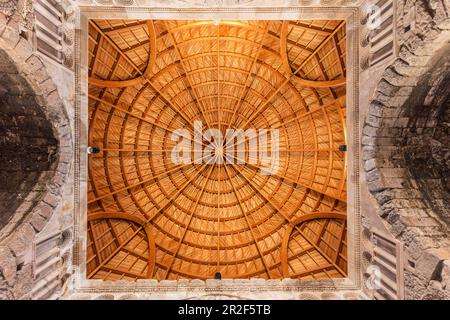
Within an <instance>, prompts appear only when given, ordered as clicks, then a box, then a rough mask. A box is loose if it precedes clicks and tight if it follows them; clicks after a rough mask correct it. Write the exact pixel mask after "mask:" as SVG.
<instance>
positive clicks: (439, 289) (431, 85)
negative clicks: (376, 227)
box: [362, 16, 450, 299]
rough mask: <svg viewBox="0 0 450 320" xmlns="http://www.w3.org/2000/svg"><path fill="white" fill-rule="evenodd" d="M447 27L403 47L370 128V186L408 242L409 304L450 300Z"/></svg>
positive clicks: (365, 140) (366, 144)
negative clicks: (446, 271) (449, 267)
mask: <svg viewBox="0 0 450 320" xmlns="http://www.w3.org/2000/svg"><path fill="white" fill-rule="evenodd" d="M438 18H439V17H438V16H436V17H435V19H436V21H437V20H438ZM440 23H441V26H440V27H439V28H436V27H435V21H432V20H430V24H429V25H426V26H424V27H423V29H424V30H428V29H429V31H430V32H429V33H428V32H427V36H424V37H419V36H411V37H410V38H409V39H408V40H407V41H406V43H405V44H404V45H403V46H402V47H401V49H400V54H399V58H397V59H396V60H395V61H394V62H393V63H392V64H391V65H390V66H389V67H387V68H386V70H385V71H384V73H383V74H382V76H381V78H382V79H381V81H380V82H379V84H378V86H377V88H376V91H375V94H374V96H373V99H372V100H371V102H370V104H369V108H368V112H367V117H366V120H365V124H364V128H363V137H362V144H363V146H362V151H363V161H364V169H365V171H366V181H367V186H368V189H369V191H370V193H371V194H372V195H373V196H374V198H375V200H376V201H377V203H378V205H379V208H378V209H379V210H378V214H379V215H380V217H381V218H382V219H383V220H382V221H383V222H384V225H385V226H386V227H387V229H388V231H389V232H390V233H391V234H392V235H393V236H394V237H395V238H397V239H398V240H400V241H402V242H403V244H404V248H405V257H406V260H407V261H408V262H407V268H406V269H405V296H406V298H407V299H427V298H428V299H429V298H434V299H436V298H447V299H448V294H446V293H445V292H444V291H445V290H444V288H445V286H446V283H445V282H444V281H445V277H443V276H442V273H443V268H442V265H443V264H446V263H448V257H449V252H450V251H449V248H450V243H449V240H448V227H449V221H450V220H449V217H450V212H449V209H448V208H449V207H450V205H449V203H450V196H449V188H448V179H449V161H448V159H449V158H448V157H449V153H448V145H449V142H448V137H449V132H448V121H449V120H448V119H449V105H450V103H449V98H450V92H449V90H448V88H449V86H450V76H449V74H450V57H449V55H448V52H449V50H450V46H449V44H448V40H449V39H450V32H448V31H445V29H446V28H447V29H448V26H449V23H450V22H449V21H448V17H447V20H446V22H445V21H444V22H442V21H441V22H440ZM445 26H447V27H445ZM427 28H428V29H427ZM441 28H443V29H442V30H441ZM424 34H425V32H424Z"/></svg>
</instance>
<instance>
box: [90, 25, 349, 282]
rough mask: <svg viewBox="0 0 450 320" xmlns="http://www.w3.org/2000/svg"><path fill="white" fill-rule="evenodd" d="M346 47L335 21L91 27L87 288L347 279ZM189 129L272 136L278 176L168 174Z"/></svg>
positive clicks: (242, 167)
mask: <svg viewBox="0 0 450 320" xmlns="http://www.w3.org/2000/svg"><path fill="white" fill-rule="evenodd" d="M345 43H346V33H345V23H344V22H343V21H338V20H327V21H189V20H183V21H173V20H167V21H163V20H155V21H150V20H148V21H135V20H133V21H131V20H127V21H125V20H97V21H90V22H89V66H88V68H89V69H88V70H89V145H90V146H97V147H99V148H100V153H98V154H91V155H89V177H88V181H89V183H88V185H89V189H88V235H87V236H88V243H87V276H88V278H93V279H105V280H119V279H128V280H136V279H141V278H154V279H158V280H163V279H181V278H189V279H207V278H213V277H214V275H215V273H216V272H221V274H222V277H223V278H251V277H259V278H266V279H269V278H283V277H290V278H302V279H319V278H337V277H345V276H346V272H347V252H346V250H347V245H346V198H347V195H346V160H345V159H346V158H345V148H342V147H341V146H345V145H346V125H345V122H346V120H345V92H346V87H345V84H346V76H345V75H346V65H345V61H346V45H345ZM197 120H201V121H202V122H203V124H204V126H205V128H204V129H205V130H206V129H207V128H218V129H219V130H221V131H222V132H225V130H226V129H227V128H234V129H238V128H241V129H247V128H256V129H258V128H277V129H279V130H280V148H281V149H280V170H279V171H278V172H277V173H276V174H272V175H263V174H261V172H260V170H259V169H260V168H261V167H260V166H259V165H258V164H252V163H249V162H245V163H244V164H237V163H236V164H224V165H220V164H214V165H207V164H194V163H192V164H181V165H177V164H174V163H173V162H172V161H171V157H170V151H171V150H172V148H173V147H174V145H175V143H176V142H174V141H172V140H171V134H172V133H173V132H174V131H175V130H176V129H179V128H186V129H188V130H189V131H190V132H192V133H193V132H194V121H197Z"/></svg>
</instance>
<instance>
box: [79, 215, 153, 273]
mask: <svg viewBox="0 0 450 320" xmlns="http://www.w3.org/2000/svg"><path fill="white" fill-rule="evenodd" d="M93 221H97V222H100V224H97V225H96V224H95V223H93ZM117 221H124V222H127V223H128V224H127V225H125V226H124V224H123V223H121V222H117ZM88 225H89V226H88V237H89V243H88V248H87V252H88V256H87V270H88V274H89V278H96V277H99V276H100V277H102V276H103V277H104V278H107V277H108V276H109V275H110V274H111V273H114V274H117V275H122V277H124V276H125V277H127V278H134V279H135V280H136V279H140V278H147V279H150V278H151V277H152V276H153V270H154V266H155V240H154V239H153V236H152V233H151V230H150V228H149V226H148V224H147V223H146V221H145V220H144V219H142V218H140V217H138V216H134V215H130V214H127V213H124V212H102V213H95V214H91V215H89V216H88ZM133 225H134V226H133ZM137 226H138V227H139V228H138V227H137ZM139 229H143V230H144V232H145V237H144V238H145V240H146V244H147V246H146V247H145V246H142V243H141V241H139V242H138V241H136V239H138V238H139V239H141V240H142V238H141V236H140V233H139V232H138V230H139ZM130 234H134V236H132V237H129V235H130ZM105 239H108V240H105ZM124 239H125V241H124ZM133 246H134V247H133ZM130 247H131V248H130ZM145 251H148V255H147V256H146V255H144V254H143V253H142V252H145ZM121 255H122V256H121ZM128 256H133V257H134V258H135V261H134V265H132V266H131V267H130V268H129V269H128V270H125V269H123V270H122V269H118V268H117V267H114V266H113V265H114V263H115V262H116V263H117V259H126V258H127V257H128ZM93 261H96V263H95V264H92V262H93ZM119 261H120V260H119ZM141 261H143V262H141ZM119 264H120V262H119ZM139 268H140V269H141V270H142V271H140V272H137V271H136V270H139ZM145 270H146V272H144V271H145ZM105 271H106V272H105ZM108 273H109V274H108Z"/></svg>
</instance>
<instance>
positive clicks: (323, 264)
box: [281, 212, 347, 278]
mask: <svg viewBox="0 0 450 320" xmlns="http://www.w3.org/2000/svg"><path fill="white" fill-rule="evenodd" d="M332 219H336V220H344V223H343V224H342V226H341V230H340V232H339V233H338V234H339V235H340V236H339V237H340V238H339V239H338V242H337V247H336V248H335V253H334V254H333V255H332V254H330V253H329V250H324V249H325V248H324V246H321V244H322V243H321V242H323V243H324V244H325V246H326V247H329V249H332V243H330V242H327V240H326V237H324V236H325V234H326V233H327V232H330V230H328V229H329V228H330V220H332ZM319 220H321V223H322V225H321V228H320V232H319V234H318V235H316V239H314V240H315V243H316V246H311V247H309V248H303V247H302V245H301V244H299V243H298V242H297V240H295V239H294V242H297V244H298V245H299V249H301V254H299V253H298V252H295V254H294V255H293V257H294V258H296V257H298V256H300V255H308V256H309V258H310V259H311V260H313V261H314V263H315V264H316V265H317V267H316V268H303V267H301V269H304V270H303V272H297V273H296V274H295V275H294V277H298V278H302V277H306V276H311V275H313V274H314V272H323V271H325V270H326V269H333V268H339V259H340V256H339V255H340V253H341V251H342V250H343V241H345V237H346V233H347V228H346V223H345V222H346V220H347V215H346V214H344V213H340V212H312V213H307V214H304V215H302V216H300V217H298V218H297V219H295V220H294V221H292V222H291V223H289V225H288V227H287V228H286V231H285V233H284V235H283V240H282V242H281V269H282V274H283V276H284V277H286V278H290V277H292V276H293V275H292V274H291V272H290V271H289V269H290V265H289V262H290V259H289V250H290V251H295V250H293V249H292V248H289V241H290V238H291V237H292V234H293V231H294V230H295V231H297V232H298V233H299V235H301V236H303V237H305V233H304V232H305V228H303V230H302V225H303V224H306V223H308V222H311V221H315V222H317V221H319ZM303 227H304V225H303ZM330 234H332V233H330ZM310 240H311V238H310ZM317 247H319V248H321V249H322V250H324V251H323V252H324V253H325V254H322V257H323V258H325V259H323V261H316V260H315V259H314V257H313V256H312V255H311V252H313V253H314V250H318V249H317ZM300 264H303V263H302V262H301V261H300ZM344 265H345V264H344ZM291 268H292V266H291ZM344 269H345V267H344Z"/></svg>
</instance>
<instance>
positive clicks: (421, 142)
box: [398, 45, 450, 225]
mask: <svg viewBox="0 0 450 320" xmlns="http://www.w3.org/2000/svg"><path fill="white" fill-rule="evenodd" d="M448 52H450V45H447V46H445V47H444V48H443V49H441V50H440V52H437V53H436V55H435V58H434V61H433V62H432V67H431V69H430V70H429V71H428V72H427V73H426V74H425V75H424V76H422V78H420V80H419V82H418V84H417V86H416V87H415V88H414V90H413V91H412V93H411V95H410V98H409V100H408V101H407V102H406V103H405V104H404V106H403V116H404V117H406V118H409V123H408V127H407V128H406V129H405V130H404V131H403V134H402V137H401V139H400V140H399V144H398V147H399V148H401V149H402V150H403V152H404V160H405V165H406V167H407V168H408V169H409V172H410V174H411V175H412V177H413V178H414V179H415V180H416V182H417V184H418V185H417V188H418V189H419V190H421V192H422V196H423V199H424V201H425V202H426V203H427V204H428V206H429V207H431V208H432V209H433V211H434V212H435V213H436V214H438V215H439V216H440V218H441V219H442V220H443V221H444V222H446V223H447V225H450V180H449V177H450V55H449V54H448Z"/></svg>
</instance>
